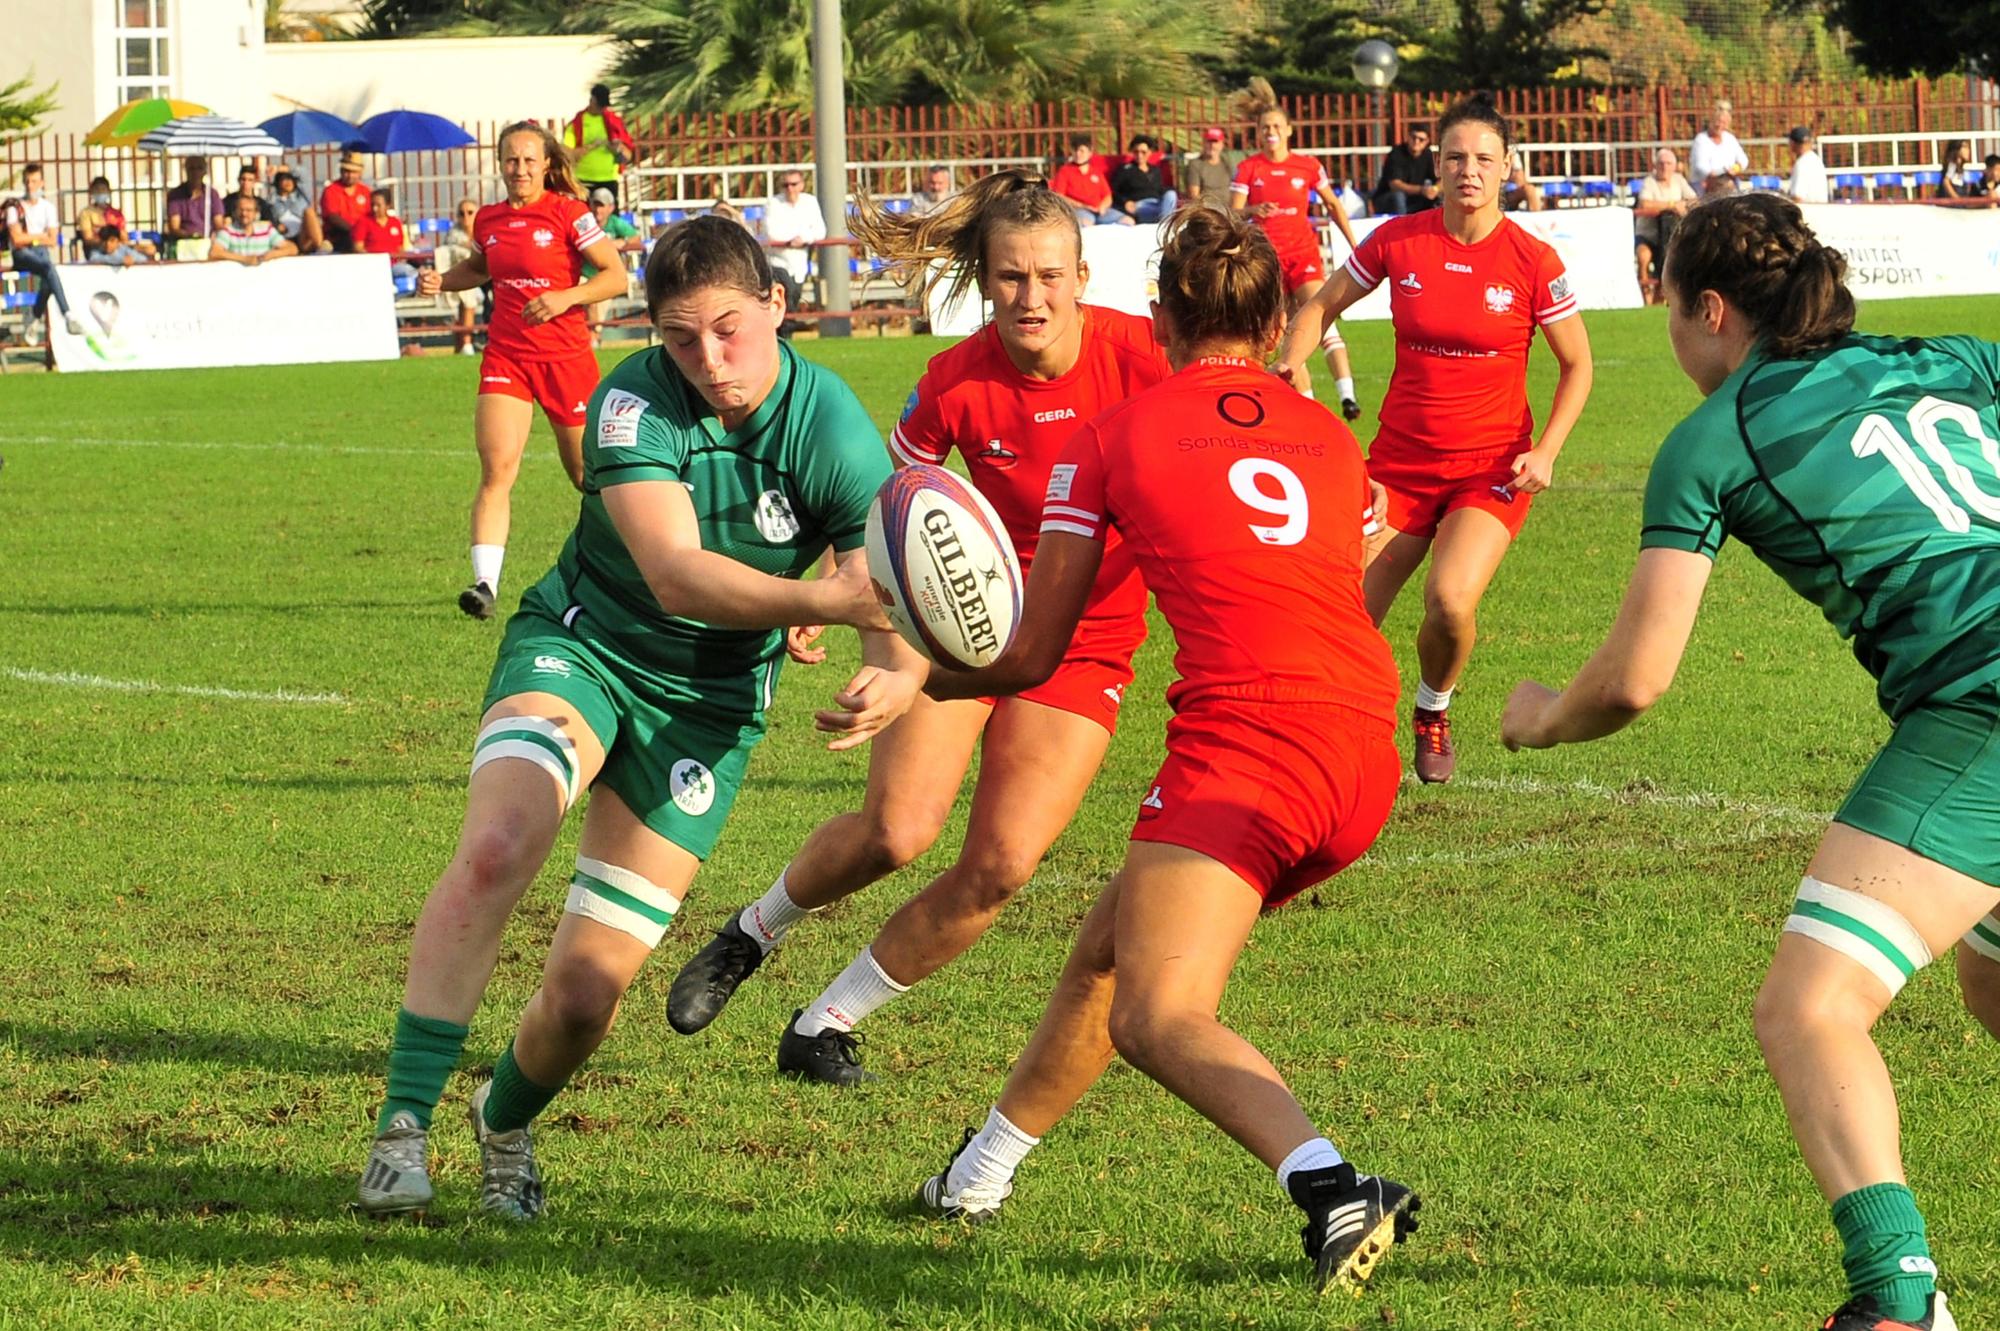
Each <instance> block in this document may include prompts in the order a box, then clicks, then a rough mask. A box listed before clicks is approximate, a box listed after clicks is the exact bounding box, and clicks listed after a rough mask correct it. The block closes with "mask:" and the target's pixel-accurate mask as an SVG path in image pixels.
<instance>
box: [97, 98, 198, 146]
mask: <svg viewBox="0 0 2000 1331" xmlns="http://www.w3.org/2000/svg"><path fill="white" fill-rule="evenodd" d="M207 110H208V108H207V107H205V106H202V105H201V104H200V103H198V102H184V101H182V100H180V99H179V98H178V97H142V98H141V99H139V100H138V101H136V102H127V103H125V105H123V106H121V107H119V108H118V109H117V110H116V111H113V112H112V113H111V114H110V115H108V116H106V117H104V119H102V120H100V121H99V122H98V123H97V128H96V129H93V130H91V131H90V133H88V134H86V135H84V136H83V141H84V142H85V143H87V144H89V145H90V146H91V147H93V148H130V147H132V146H134V145H135V144H137V143H138V142H139V140H140V139H142V138H144V137H145V136H146V135H147V134H148V133H150V132H151V131H153V130H156V129H158V128H159V127H160V126H162V125H164V124H166V123H167V122H168V121H169V120H178V119H180V118H181V117H182V116H198V115H202V114H205V113H206V112H207Z"/></svg>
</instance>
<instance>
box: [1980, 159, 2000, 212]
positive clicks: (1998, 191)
mask: <svg viewBox="0 0 2000 1331" xmlns="http://www.w3.org/2000/svg"><path fill="white" fill-rule="evenodd" d="M1979 189H1980V192H1981V193H1982V194H1984V195H1985V196H1986V199H1987V202H1989V203H1994V204H2000V153H1988V154H1986V175H1985V178H1984V179H1982V180H1981V181H1980V183H1979Z"/></svg>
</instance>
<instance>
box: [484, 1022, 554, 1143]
mask: <svg viewBox="0 0 2000 1331" xmlns="http://www.w3.org/2000/svg"><path fill="white" fill-rule="evenodd" d="M561 1090H562V1086H561V1085H560V1084H558V1085H555V1086H537V1085H536V1084H535V1083H534V1082H531V1081H529V1080H528V1079H527V1077H526V1076H524V1075H522V1072H521V1065H520V1064H519V1063H516V1062H515V1061H514V1046H513V1045H512V1044H511V1043H510V1044H509V1045H508V1046H507V1052H506V1053H504V1054H502V1055H500V1061H499V1062H498V1063H495V1064H494V1065H493V1089H492V1090H490V1091H488V1092H487V1093H486V1126H487V1127H489V1128H491V1129H493V1131H495V1132H512V1131H514V1129H516V1128H525V1127H527V1126H528V1125H529V1124H530V1123H532V1122H534V1121H535V1115H537V1114H539V1113H541V1112H542V1110H544V1109H546V1108H548V1104H549V1101H551V1100H553V1099H555V1098H556V1094H557V1092H559V1091H561Z"/></svg>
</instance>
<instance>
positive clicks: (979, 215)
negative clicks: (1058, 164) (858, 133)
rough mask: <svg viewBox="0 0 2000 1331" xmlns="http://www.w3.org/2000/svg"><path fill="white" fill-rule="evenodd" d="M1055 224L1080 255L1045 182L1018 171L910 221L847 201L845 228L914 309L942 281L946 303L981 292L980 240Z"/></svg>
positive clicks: (1069, 220)
mask: <svg viewBox="0 0 2000 1331" xmlns="http://www.w3.org/2000/svg"><path fill="white" fill-rule="evenodd" d="M1044 227H1056V228H1060V229H1062V230H1065V231H1067V232H1069V234H1070V235H1071V236H1073V237H1074V238H1075V240H1076V254H1077V259H1078V261H1079V262H1081V261H1082V258H1083V232H1082V231H1081V230H1079V229H1078V227H1077V222H1076V210H1075V209H1074V208H1073V207H1071V205H1070V204H1069V202H1068V201H1067V200H1066V199H1064V198H1062V197H1061V196H1060V195H1058V194H1056V193H1055V192H1054V191H1052V190H1050V189H1049V187H1048V181H1046V180H1044V179H1042V177H1040V176H1037V175H1031V174H1029V173H1028V172H1026V171H996V172H994V173H993V174H992V175H990V176H982V177H980V178H979V179H978V180H975V181H973V182H972V184H971V185H969V186H967V187H966V188H965V189H964V190H963V191H962V192H960V193H958V194H954V195H953V196H952V197H951V198H950V199H947V200H946V201H945V202H944V203H943V204H942V205H941V206H940V207H938V208H936V209H934V210H933V211H931V212H929V213H926V214H924V215H922V216H918V215H917V214H916V213H892V212H890V211H888V210H887V209H886V208H884V207H882V206H881V205H880V204H879V203H877V202H875V200H874V199H871V198H869V197H867V196H866V195H862V196H859V197H857V198H856V200H855V211H854V216H853V217H852V218H851V219H849V223H848V228H849V230H851V231H853V233H854V237H855V239H856V240H859V241H860V242H861V244H862V247H863V248H864V249H866V250H867V251H868V252H869V253H870V254H872V255H874V256H875V257H876V258H878V259H883V260H886V261H887V262H888V263H889V265H890V273H891V275H892V276H893V277H894V278H895V279H896V280H897V281H900V282H901V283H902V284H903V286H904V289H905V290H908V291H910V292H911V293H912V294H913V295H914V296H915V297H916V300H917V303H918V304H919V305H928V304H929V302H930V299H931V295H932V293H933V292H934V291H936V290H937V288H938V286H939V285H940V284H942V285H943V286H944V289H945V301H946V303H947V304H949V303H952V302H955V301H957V300H958V299H959V298H960V297H961V296H963V295H964V294H965V292H966V290H967V288H970V287H975V286H976V287H977V288H978V289H980V290H981V291H983V290H985V287H986V276H987V273H986V241H987V238H988V237H990V236H991V235H992V234H993V233H994V232H995V231H997V230H1000V229H1002V228H1009V229H1013V230H1019V231H1039V230H1041V229H1042V228H1044Z"/></svg>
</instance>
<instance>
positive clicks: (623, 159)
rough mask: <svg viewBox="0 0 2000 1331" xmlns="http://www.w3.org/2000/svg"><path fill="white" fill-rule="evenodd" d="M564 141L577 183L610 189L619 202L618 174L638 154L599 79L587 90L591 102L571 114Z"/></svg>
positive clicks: (609, 91)
mask: <svg viewBox="0 0 2000 1331" xmlns="http://www.w3.org/2000/svg"><path fill="white" fill-rule="evenodd" d="M563 143H564V145H565V146H567V147H568V148H569V150H570V152H571V153H572V154H573V155H574V156H575V158H576V183H577V184H579V185H581V186H583V188H584V189H585V190H586V191H589V192H591V193H595V192H596V191H598V190H601V189H604V190H610V191H611V202H612V204H613V206H614V207H615V206H616V205H617V202H618V175H619V173H620V172H621V171H623V170H624V169H625V168H626V167H627V166H629V165H630V164H631V162H632V160H633V159H634V158H635V157H637V156H638V155H639V147H638V145H637V144H635V143H633V142H632V134H631V131H630V130H627V129H626V128H625V121H624V120H623V119H622V118H621V117H620V116H619V114H618V113H617V112H616V111H614V110H612V109H611V89H610V88H609V87H607V86H605V85H604V84H602V83H599V84H596V85H594V86H593V87H592V88H591V90H590V105H588V106H586V107H584V108H583V110H581V111H578V112H577V113H576V114H575V115H574V116H572V117H570V122H569V124H568V125H567V126H566V127H565V128H564V129H563Z"/></svg>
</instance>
